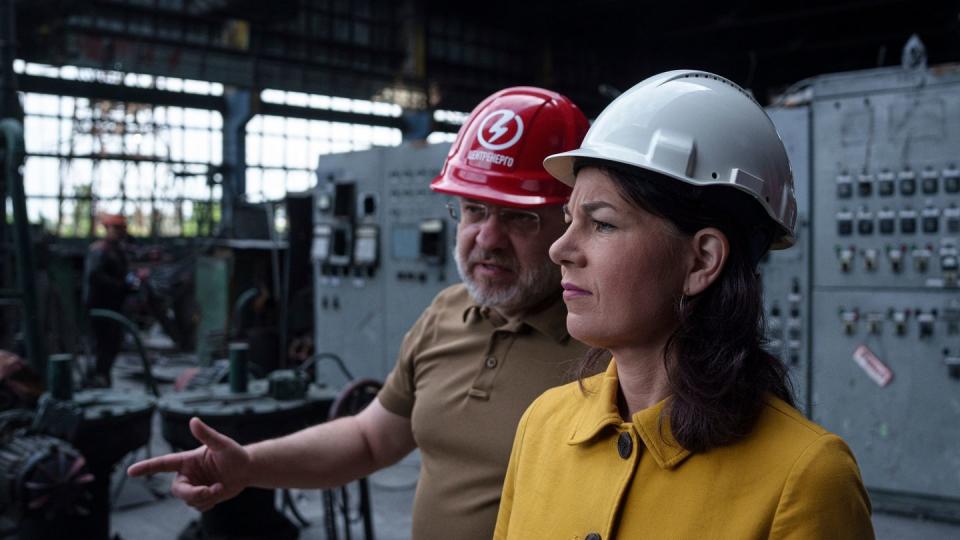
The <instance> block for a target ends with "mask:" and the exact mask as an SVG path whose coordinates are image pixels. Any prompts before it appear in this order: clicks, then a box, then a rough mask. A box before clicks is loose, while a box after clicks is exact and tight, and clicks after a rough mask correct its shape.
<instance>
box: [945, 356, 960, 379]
mask: <svg viewBox="0 0 960 540" xmlns="http://www.w3.org/2000/svg"><path fill="white" fill-rule="evenodd" d="M943 363H944V364H945V365H946V366H947V373H948V374H949V375H950V378H951V379H960V351H955V352H953V353H952V354H951V352H950V349H943Z"/></svg>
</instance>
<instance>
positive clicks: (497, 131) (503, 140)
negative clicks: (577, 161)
mask: <svg viewBox="0 0 960 540" xmlns="http://www.w3.org/2000/svg"><path fill="white" fill-rule="evenodd" d="M589 127H590V123H589V122H588V121H587V117H586V116H584V115H583V113H582V112H580V109H579V108H578V107H577V106H576V105H574V104H573V102H572V101H570V100H569V99H567V98H566V97H565V96H562V95H560V94H558V93H556V92H551V91H549V90H544V89H542V88H534V87H531V86H517V87H514V88H507V89H505V90H501V91H499V92H497V93H495V94H493V95H492V96H490V97H488V98H487V99H485V100H483V102H482V103H480V105H477V108H476V109H474V110H473V112H472V113H470V117H469V118H467V121H466V122H465V123H464V124H463V127H461V128H460V133H458V134H457V140H455V141H454V142H453V145H452V146H451V147H450V153H449V154H448V155H447V160H446V161H445V162H444V164H443V170H441V171H440V176H437V177H436V178H434V179H433V182H431V183H430V188H431V189H433V190H434V191H439V192H440V193H446V194H448V195H456V196H459V197H467V198H470V199H477V200H481V201H486V202H490V203H493V204H500V205H506V206H521V207H529V206H545V205H549V204H563V203H564V202H566V201H567V199H568V198H569V197H570V188H569V187H567V186H566V185H564V184H562V183H561V182H558V181H557V180H555V179H554V178H553V177H552V176H550V174H549V173H548V172H547V171H546V170H544V168H543V159H544V158H545V157H547V156H549V155H551V154H554V153H557V152H565V151H567V150H573V149H574V148H578V147H579V146H580V141H581V140H582V139H583V136H584V134H585V133H586V132H587V129H588V128H589Z"/></svg>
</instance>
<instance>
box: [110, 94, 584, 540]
mask: <svg viewBox="0 0 960 540" xmlns="http://www.w3.org/2000/svg"><path fill="white" fill-rule="evenodd" d="M587 127H588V122H587V119H586V118H585V117H584V115H583V113H581V112H580V110H579V109H578V108H577V107H576V105H574V104H573V103H572V102H570V101H569V100H568V99H567V98H565V97H564V96H561V95H559V94H556V93H554V92H550V91H547V90H542V89H539V88H531V87H518V88H510V89H506V90H502V91H500V92H497V93H495V94H493V95H492V96H490V97H488V98H487V99H486V100H484V101H483V102H482V103H481V104H480V105H479V106H478V107H477V108H476V109H475V110H474V111H473V113H471V115H470V117H469V118H468V119H467V121H466V123H465V124H464V125H463V127H462V128H461V130H460V133H459V134H458V136H457V140H456V141H454V143H453V145H452V147H451V150H450V153H449V155H448V156H447V160H446V162H445V163H444V167H443V170H442V171H441V173H440V175H439V176H438V177H437V178H436V179H434V181H433V182H432V184H431V187H432V189H433V190H434V191H437V192H440V193H444V194H448V195H452V196H455V197H456V200H455V201H451V202H450V203H449V205H448V208H449V211H450V214H451V217H453V218H454V219H455V220H457V223H458V225H457V246H456V253H455V255H456V262H457V267H458V270H459V272H460V275H461V278H462V280H463V283H462V284H459V285H455V286H452V287H449V288H447V289H445V290H443V291H441V292H440V293H439V294H438V295H437V297H436V298H435V299H434V301H433V303H432V304H431V305H430V306H429V307H427V309H426V310H425V311H424V313H423V314H422V315H421V317H420V318H419V319H418V320H417V322H416V324H414V326H413V328H412V329H411V330H410V331H409V332H408V333H407V335H406V336H405V338H404V342H403V345H402V347H401V350H400V354H399V358H398V360H397V364H396V367H395V368H394V370H393V372H392V373H390V375H389V376H388V378H387V381H386V383H385V385H384V387H383V389H382V390H381V392H380V393H379V395H378V397H377V399H376V400H374V401H373V402H372V403H371V404H370V406H368V407H367V408H366V409H365V410H364V411H362V412H361V413H360V414H358V415H356V416H354V417H348V418H342V419H339V420H336V421H333V422H328V423H326V424H321V425H318V426H314V427H311V428H308V429H306V430H303V431H300V432H298V433H295V434H293V435H289V436H286V437H282V438H279V439H273V440H268V441H263V442H259V443H255V444H251V445H247V446H240V445H238V444H237V443H236V442H234V441H233V440H231V439H230V438H228V437H226V436H224V435H222V434H220V433H217V432H216V431H214V430H213V429H211V428H210V427H208V426H206V425H205V424H204V423H203V422H202V421H200V420H199V419H197V418H194V419H192V420H191V421H190V429H191V431H192V432H193V434H194V436H196V438H197V439H198V440H199V441H200V442H201V443H203V446H201V447H200V448H198V449H196V450H191V451H188V452H182V453H177V454H170V455H167V456H161V457H157V458H153V459H149V460H145V461H142V462H140V463H137V464H134V465H133V466H132V467H130V469H129V474H130V475H131V476H140V475H145V474H154V473H158V472H164V471H168V472H176V473H177V474H176V477H175V478H174V480H173V485H172V488H171V491H172V492H173V494H174V495H175V496H177V497H180V498H181V499H183V500H184V501H186V502H187V503H188V504H190V505H191V506H193V507H195V508H197V509H198V510H200V511H204V510H207V509H209V508H211V507H212V506H214V505H215V504H217V503H219V502H221V501H223V500H225V499H228V498H230V497H233V496H235V495H237V494H238V493H239V492H240V491H241V490H243V489H244V488H246V487H250V486H255V487H261V488H280V487H288V488H301V489H309V488H326V487H331V486H338V485H342V484H345V483H347V482H350V481H351V480H354V479H356V478H359V477H363V476H366V475H369V474H370V473H372V472H374V471H376V470H378V469H380V468H382V467H386V466H388V465H391V464H393V463H396V462H397V461H399V460H400V459H401V458H403V457H404V456H406V455H407V454H408V453H410V452H411V451H412V450H413V449H414V448H417V447H419V449H420V452H421V459H422V468H421V471H420V480H419V482H418V484H417V493H416V497H415V501H414V510H413V538H416V539H418V540H422V539H431V538H438V539H440V538H442V539H450V538H457V539H460V540H472V539H488V538H490V537H491V536H492V534H493V528H494V523H495V521H496V515H497V507H498V505H499V501H500V491H501V486H502V483H503V477H504V474H505V471H506V466H507V462H508V460H509V457H510V446H511V442H512V439H513V434H514V431H515V429H516V427H517V423H518V422H519V419H520V416H521V414H522V412H523V410H524V409H525V408H526V406H527V405H529V404H530V403H531V402H532V401H533V399H534V398H536V397H537V396H538V395H539V394H540V393H542V392H543V391H544V390H546V389H548V388H550V387H553V386H556V385H558V384H560V383H562V382H564V381H565V380H568V377H567V376H566V375H567V373H568V372H569V369H570V366H571V365H572V363H574V362H575V361H576V360H577V359H579V358H581V357H582V356H583V355H584V354H585V352H586V347H585V346H584V345H582V344H580V343H578V342H576V341H575V340H573V339H571V338H570V336H569V334H568V333H567V331H566V326H565V318H566V309H565V307H564V304H563V301H562V299H561V289H560V278H559V271H558V268H557V267H556V266H555V265H554V264H553V263H552V262H551V261H550V259H549V256H548V253H547V250H548V248H549V246H550V244H551V243H552V242H553V241H554V240H556V239H557V238H558V237H559V236H560V235H561V234H562V232H563V230H564V224H563V214H562V211H561V205H562V204H564V203H565V202H566V200H567V198H568V196H569V193H570V189H569V188H568V187H566V186H565V185H563V184H562V183H560V182H558V181H556V180H554V179H553V178H552V177H550V176H549V175H548V174H547V173H546V171H544V169H543V167H542V162H543V159H544V157H546V156H547V155H550V154H551V153H555V152H562V151H566V150H570V149H573V148H576V147H577V146H578V145H579V143H580V140H581V139H582V138H583V135H584V133H585V132H586V130H587ZM601 369H602V368H601Z"/></svg>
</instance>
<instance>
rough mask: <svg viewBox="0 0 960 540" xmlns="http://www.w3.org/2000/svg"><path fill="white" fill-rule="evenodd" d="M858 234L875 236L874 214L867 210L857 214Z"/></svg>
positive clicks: (862, 209) (864, 209)
mask: <svg viewBox="0 0 960 540" xmlns="http://www.w3.org/2000/svg"><path fill="white" fill-rule="evenodd" d="M857 233H858V234H861V235H864V236H869V235H871V234H873V212H870V211H869V210H867V209H866V208H861V209H860V211H858V212H857Z"/></svg>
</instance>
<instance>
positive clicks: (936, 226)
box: [921, 206, 940, 234]
mask: <svg viewBox="0 0 960 540" xmlns="http://www.w3.org/2000/svg"><path fill="white" fill-rule="evenodd" d="M921 222H922V227H923V232H925V233H927V234H935V233H937V232H938V231H939V230H940V209H939V208H935V207H933V206H928V207H926V208H924V209H923V214H922V218H921Z"/></svg>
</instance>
